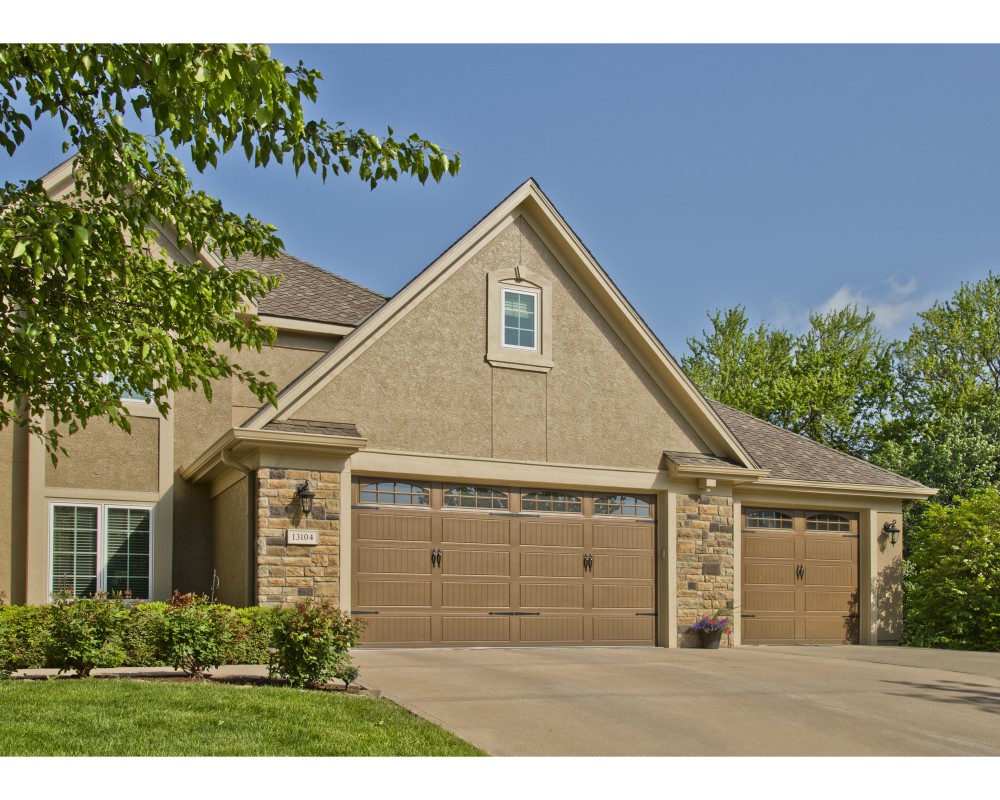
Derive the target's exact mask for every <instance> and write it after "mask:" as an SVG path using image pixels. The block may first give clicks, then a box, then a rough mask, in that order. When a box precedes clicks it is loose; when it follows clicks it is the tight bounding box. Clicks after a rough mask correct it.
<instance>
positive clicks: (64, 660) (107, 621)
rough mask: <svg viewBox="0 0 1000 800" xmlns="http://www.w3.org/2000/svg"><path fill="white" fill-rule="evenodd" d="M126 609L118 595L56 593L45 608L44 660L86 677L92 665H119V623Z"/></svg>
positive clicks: (122, 654)
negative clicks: (66, 594)
mask: <svg viewBox="0 0 1000 800" xmlns="http://www.w3.org/2000/svg"><path fill="white" fill-rule="evenodd" d="M128 613H129V610H128V607H127V606H126V605H125V602H124V600H123V599H122V597H121V596H120V595H115V596H109V595H107V594H103V593H98V594H96V595H94V596H93V597H69V596H61V597H59V598H58V599H57V600H56V601H55V602H54V603H53V604H52V605H51V606H49V608H48V614H47V617H48V623H49V624H48V628H49V636H50V638H49V643H48V644H49V647H48V664H49V666H52V667H56V668H58V670H59V672H60V673H62V672H68V671H69V670H75V671H76V673H77V675H79V676H81V677H86V676H88V675H90V672H91V670H93V669H94V667H119V666H121V665H122V664H123V663H124V661H125V650H124V648H123V647H122V644H121V627H122V622H123V620H124V618H125V617H126V616H127V615H128Z"/></svg>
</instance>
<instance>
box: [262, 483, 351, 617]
mask: <svg viewBox="0 0 1000 800" xmlns="http://www.w3.org/2000/svg"><path fill="white" fill-rule="evenodd" d="M306 480H308V481H309V486H310V488H311V489H312V491H313V492H315V493H316V497H315V498H314V499H313V508H312V514H311V515H310V516H309V517H305V516H304V515H303V514H302V509H301V507H300V506H299V501H298V500H297V499H296V498H295V492H296V491H297V489H298V487H299V486H300V485H301V484H302V482H303V481H306ZM289 530H309V531H316V532H317V533H318V535H319V544H315V545H289V544H287V535H288V531H289ZM339 553H340V473H339V472H327V471H310V470H304V469H284V468H279V467H261V468H260V469H258V470H257V604H258V605H262V606H282V605H293V604H295V603H297V602H300V601H301V600H302V599H303V598H306V597H316V598H322V599H324V600H326V601H329V602H331V603H333V604H334V605H337V604H339V602H340V558H339Z"/></svg>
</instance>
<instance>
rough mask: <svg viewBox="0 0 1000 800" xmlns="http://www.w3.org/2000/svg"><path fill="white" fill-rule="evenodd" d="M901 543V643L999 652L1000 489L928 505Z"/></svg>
mask: <svg viewBox="0 0 1000 800" xmlns="http://www.w3.org/2000/svg"><path fill="white" fill-rule="evenodd" d="M907 538H908V547H909V550H910V556H909V558H908V559H907V562H906V563H905V564H904V603H905V608H906V617H905V626H904V635H905V643H906V644H909V645H914V646H917V647H947V648H951V649H955V650H993V651H996V650H1000V492H998V491H997V490H996V489H995V488H990V489H986V490H984V491H980V492H977V493H975V494H973V495H971V496H970V497H968V498H966V499H963V500H960V501H959V503H958V505H956V506H943V505H937V504H932V505H929V506H928V507H927V508H926V510H925V511H924V513H923V514H922V516H921V518H920V521H919V522H918V523H917V524H916V525H914V526H912V527H911V528H910V529H909V531H908V532H907Z"/></svg>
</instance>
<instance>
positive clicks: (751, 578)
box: [740, 508, 859, 644]
mask: <svg viewBox="0 0 1000 800" xmlns="http://www.w3.org/2000/svg"><path fill="white" fill-rule="evenodd" d="M858 542H859V536H858V516H857V514H846V513H839V512H821V511H793V510H790V509H763V508H758V509H747V510H746V511H745V513H744V517H743V602H742V603H741V605H740V614H741V617H742V621H743V637H742V640H743V644H857V642H858V633H859V609H858V599H859V593H858Z"/></svg>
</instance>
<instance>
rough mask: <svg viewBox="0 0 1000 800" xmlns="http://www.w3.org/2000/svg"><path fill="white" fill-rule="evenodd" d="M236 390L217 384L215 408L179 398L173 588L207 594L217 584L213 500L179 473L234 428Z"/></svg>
mask: <svg viewBox="0 0 1000 800" xmlns="http://www.w3.org/2000/svg"><path fill="white" fill-rule="evenodd" d="M231 417H232V390H231V389H230V387H229V385H228V382H226V381H221V380H220V381H213V383H212V402H211V403H209V402H208V401H207V400H205V397H204V395H202V394H201V393H197V394H196V393H194V392H179V393H178V394H176V395H175V396H174V470H175V472H174V546H173V573H174V584H175V586H174V588H176V589H179V590H181V591H182V592H198V593H200V594H203V593H207V592H208V591H210V590H211V584H212V561H213V553H212V500H211V497H210V495H209V490H208V487H207V486H196V485H193V484H190V483H188V482H187V481H185V480H184V479H183V478H181V476H180V470H182V469H183V468H184V467H185V466H187V465H188V464H189V463H191V462H192V461H193V460H194V459H196V458H197V457H198V456H200V455H201V454H202V453H203V452H204V450H205V448H206V447H208V446H209V445H210V444H212V442H214V441H215V440H216V439H218V438H219V437H220V436H222V434H224V433H225V432H226V431H228V430H229V429H230V427H231V421H230V420H231Z"/></svg>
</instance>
